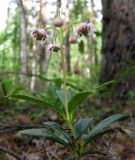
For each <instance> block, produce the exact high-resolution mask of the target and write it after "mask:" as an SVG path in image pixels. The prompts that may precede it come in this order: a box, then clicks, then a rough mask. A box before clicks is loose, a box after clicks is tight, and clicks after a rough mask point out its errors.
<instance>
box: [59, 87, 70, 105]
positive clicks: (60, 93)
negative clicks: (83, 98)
mask: <svg viewBox="0 0 135 160" xmlns="http://www.w3.org/2000/svg"><path fill="white" fill-rule="evenodd" d="M56 93H57V95H58V97H59V99H60V101H61V103H62V104H63V106H64V105H65V98H64V90H63V89H61V90H57V91H56ZM71 98H72V94H71V92H70V91H68V90H67V99H68V102H69V101H70V100H71Z"/></svg>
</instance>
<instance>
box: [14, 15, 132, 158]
mask: <svg viewBox="0 0 135 160" xmlns="http://www.w3.org/2000/svg"><path fill="white" fill-rule="evenodd" d="M70 27H72V24H70V25H69V26H68V27H67V26H65V25H64V20H63V19H61V18H60V17H59V18H56V19H54V21H53V26H52V27H48V28H45V29H40V28H33V29H32V30H31V33H30V35H31V37H33V38H34V39H36V40H37V41H38V42H39V43H40V44H41V45H43V46H44V45H45V46H47V51H48V52H49V53H50V54H51V52H54V53H55V52H57V53H56V54H60V55H61V64H62V74H63V89H61V90H57V91H56V94H57V96H58V98H59V100H60V102H61V104H60V105H59V104H57V105H56V104H52V103H50V102H48V101H46V100H45V99H43V100H42V99H38V98H36V97H31V96H26V95H20V94H19V95H17V94H12V95H11V96H12V97H15V98H20V99H25V100H28V101H32V102H34V103H37V104H42V105H44V106H46V107H48V108H50V109H52V110H54V111H55V112H57V113H58V115H60V116H61V117H62V118H63V119H64V121H65V123H66V124H67V127H66V129H65V128H63V127H62V126H61V125H60V124H58V123H56V122H44V123H43V125H44V127H45V128H48V130H47V129H45V128H40V129H39V128H38V129H27V130H23V131H21V133H22V134H27V135H33V136H38V137H44V138H46V139H49V140H51V141H53V142H55V143H57V144H60V145H62V146H64V148H67V149H68V151H69V152H70V153H71V158H70V160H71V159H72V160H81V158H83V157H84V156H85V155H86V154H91V153H95V152H96V153H97V151H95V150H94V148H93V149H92V150H89V148H88V144H89V143H91V142H92V141H94V140H95V139H97V138H98V137H100V136H102V135H104V134H106V133H109V132H113V131H114V130H115V129H118V127H113V128H111V127H110V125H111V124H112V123H114V122H116V121H118V120H122V119H125V118H128V117H129V115H126V114H124V115H123V114H116V115H113V116H111V117H109V118H106V119H104V120H103V121H101V122H99V123H96V122H95V121H94V120H93V119H92V118H84V119H81V118H80V119H78V120H77V121H76V122H75V119H76V116H75V114H74V113H75V110H76V107H77V106H79V105H80V104H81V102H82V101H84V100H85V99H86V98H87V97H88V96H89V95H90V94H91V93H92V91H86V92H80V93H77V94H75V95H74V96H71V94H70V92H69V91H68V90H67V82H66V67H65V59H64V58H65V52H64V48H65V47H64V38H65V35H64V34H65V30H66V29H69V28H70ZM50 29H53V30H54V31H55V32H57V37H60V44H56V43H55V42H56V41H55V40H56V38H55V40H54V42H53V43H50V44H49V35H48V34H47V32H48V31H49V30H50ZM94 32H95V26H94V25H93V24H92V23H81V24H80V25H79V26H78V28H77V29H76V31H75V33H74V35H72V36H71V37H70V38H69V42H70V43H77V41H78V39H79V38H81V37H88V36H92V35H93V34H94ZM108 83H110V82H108ZM108 83H106V84H104V85H107V84H108ZM100 87H101V86H99V87H97V88H96V89H98V88H100ZM67 128H68V130H67Z"/></svg>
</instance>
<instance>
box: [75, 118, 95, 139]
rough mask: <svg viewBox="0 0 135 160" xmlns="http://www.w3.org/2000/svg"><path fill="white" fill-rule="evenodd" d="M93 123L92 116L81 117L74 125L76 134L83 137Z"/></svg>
mask: <svg viewBox="0 0 135 160" xmlns="http://www.w3.org/2000/svg"><path fill="white" fill-rule="evenodd" d="M92 123H93V119H92V118H84V119H79V120H78V121H77V122H76V123H75V125H74V128H75V134H76V135H77V137H81V136H82V135H83V134H84V133H85V132H86V130H87V129H88V127H90V125H91V124H92Z"/></svg>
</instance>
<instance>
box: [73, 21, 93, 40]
mask: <svg viewBox="0 0 135 160" xmlns="http://www.w3.org/2000/svg"><path fill="white" fill-rule="evenodd" d="M94 32H95V26H94V25H93V24H92V23H88V24H87V23H81V24H80V26H79V27H78V29H77V31H76V35H77V37H81V36H82V35H83V36H85V37H87V36H92V35H93V33H94Z"/></svg>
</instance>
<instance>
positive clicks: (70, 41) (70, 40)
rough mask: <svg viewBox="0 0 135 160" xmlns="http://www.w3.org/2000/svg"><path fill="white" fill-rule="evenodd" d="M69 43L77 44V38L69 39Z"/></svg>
mask: <svg viewBox="0 0 135 160" xmlns="http://www.w3.org/2000/svg"><path fill="white" fill-rule="evenodd" d="M69 43H73V44H74V43H77V38H76V37H75V36H71V37H69Z"/></svg>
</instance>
